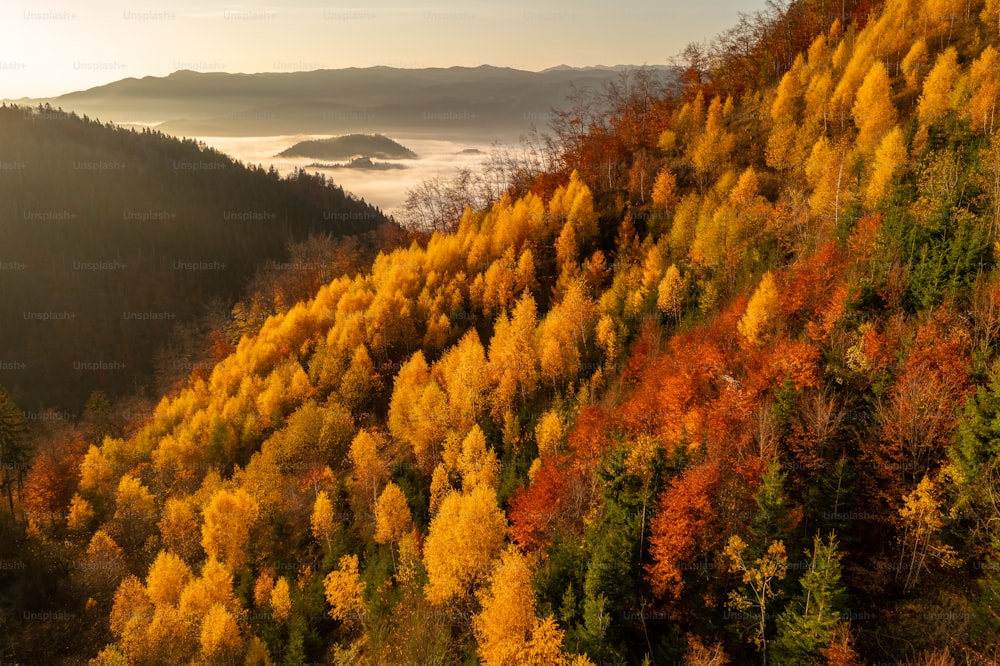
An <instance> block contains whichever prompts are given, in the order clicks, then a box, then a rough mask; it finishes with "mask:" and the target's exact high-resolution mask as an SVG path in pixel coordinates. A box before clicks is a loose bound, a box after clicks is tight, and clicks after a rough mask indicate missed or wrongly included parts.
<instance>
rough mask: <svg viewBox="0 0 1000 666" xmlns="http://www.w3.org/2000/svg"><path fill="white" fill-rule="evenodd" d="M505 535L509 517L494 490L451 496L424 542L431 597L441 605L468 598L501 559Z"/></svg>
mask: <svg viewBox="0 0 1000 666" xmlns="http://www.w3.org/2000/svg"><path fill="white" fill-rule="evenodd" d="M506 536H507V517H506V516H505V515H504V512H503V511H502V510H501V509H500V507H499V506H497V498H496V491H495V490H494V489H493V488H491V487H489V486H485V485H480V486H476V487H475V488H473V489H472V491H471V492H470V493H468V494H462V493H459V492H457V491H452V492H450V493H449V494H448V495H447V496H446V497H445V498H444V500H442V502H441V506H440V507H439V508H438V512H437V514H436V515H435V516H434V518H433V519H432V520H431V524H430V528H429V531H428V534H427V539H426V541H425V542H424V565H425V567H426V568H427V577H428V583H427V587H426V588H425V590H424V593H425V595H426V596H427V599H428V600H429V601H430V602H431V603H434V604H440V603H444V602H446V601H448V600H450V599H454V598H456V597H462V596H465V595H467V594H468V593H469V591H470V589H471V588H472V586H473V585H475V584H477V583H478V582H480V581H481V580H482V579H483V574H484V572H485V571H487V570H488V569H487V567H488V566H489V564H490V563H491V562H492V561H493V560H494V559H495V558H496V557H497V555H499V553H500V551H501V549H502V548H503V543H504V539H505V538H506Z"/></svg>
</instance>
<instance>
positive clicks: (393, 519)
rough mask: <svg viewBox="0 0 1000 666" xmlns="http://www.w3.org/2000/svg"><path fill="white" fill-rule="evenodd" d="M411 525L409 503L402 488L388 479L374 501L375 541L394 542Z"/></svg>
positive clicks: (405, 532) (411, 518) (407, 530)
mask: <svg viewBox="0 0 1000 666" xmlns="http://www.w3.org/2000/svg"><path fill="white" fill-rule="evenodd" d="M412 525H413V517H412V516H411V515H410V505H409V504H408V503H407V501H406V495H405V494H404V493H403V490H402V488H400V487H399V486H398V485H396V484H395V483H393V482H392V481H390V482H389V483H387V484H386V486H385V488H384V489H383V490H382V494H381V495H379V497H378V501H377V502H375V541H376V543H383V544H384V543H396V542H398V541H399V540H400V539H401V538H402V537H403V535H404V534H408V533H409V531H410V527H411V526H412Z"/></svg>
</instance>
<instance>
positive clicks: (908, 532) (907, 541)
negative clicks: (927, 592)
mask: <svg viewBox="0 0 1000 666" xmlns="http://www.w3.org/2000/svg"><path fill="white" fill-rule="evenodd" d="M939 494H940V490H939V489H938V486H937V484H936V483H935V482H934V481H933V480H932V479H930V477H928V476H926V475H925V476H924V478H923V479H921V480H920V483H919V484H917V487H916V488H915V489H914V490H913V492H911V493H910V494H908V495H904V496H903V506H902V507H900V509H899V517H900V518H901V519H902V523H903V535H902V539H901V548H900V551H899V566H898V568H897V575H898V574H899V573H902V572H904V571H905V572H906V580H905V582H904V584H903V589H904V590H906V591H907V592H908V591H910V590H912V589H913V588H914V587H915V586H916V585H917V583H918V582H919V581H920V574H921V572H923V571H925V570H927V569H928V566H927V560H928V558H931V559H933V560H937V561H938V562H940V563H942V564H945V565H946V566H955V565H956V564H957V563H958V558H957V557H956V553H955V551H954V550H953V549H952V548H951V546H948V545H946V544H943V543H941V540H940V537H939V533H940V531H941V528H943V527H944V520H942V513H941V500H940V498H939V497H938V495H939Z"/></svg>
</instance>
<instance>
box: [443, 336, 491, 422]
mask: <svg viewBox="0 0 1000 666" xmlns="http://www.w3.org/2000/svg"><path fill="white" fill-rule="evenodd" d="M432 374H433V376H434V377H435V378H436V379H437V381H438V383H439V384H440V385H441V386H442V387H443V388H444V390H445V393H447V397H448V401H447V409H446V410H443V412H444V414H446V415H447V417H448V420H449V422H450V423H451V424H452V427H453V428H455V429H456V430H457V431H460V432H465V431H467V430H468V429H469V428H471V427H472V424H473V423H475V422H476V420H477V419H478V418H479V417H480V416H482V415H483V413H484V411H485V406H486V390H487V388H488V385H489V376H488V373H487V367H486V350H485V349H483V344H482V342H480V340H479V334H478V333H477V332H476V329H475V328H470V329H469V331H468V332H467V333H466V334H465V335H463V336H462V339H461V340H459V341H458V344H457V345H454V346H453V347H451V348H450V349H448V351H446V352H445V353H444V355H443V356H442V357H441V358H440V359H439V360H438V361H437V363H435V364H434V369H433V371H432Z"/></svg>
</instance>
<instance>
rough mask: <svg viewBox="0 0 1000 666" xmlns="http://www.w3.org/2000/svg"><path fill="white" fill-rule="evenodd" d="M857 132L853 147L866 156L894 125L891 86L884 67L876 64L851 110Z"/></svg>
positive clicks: (862, 85) (866, 78)
mask: <svg viewBox="0 0 1000 666" xmlns="http://www.w3.org/2000/svg"><path fill="white" fill-rule="evenodd" d="M851 114H852V115H853V116H854V124H855V126H856V127H857V128H858V139H857V146H858V148H860V149H861V150H862V151H865V152H868V153H870V152H871V151H873V150H875V147H876V146H877V145H878V143H879V141H881V140H882V137H883V136H885V134H886V132H888V131H889V130H890V129H892V127H893V126H894V125H895V124H896V107H895V105H894V104H893V103H892V82H891V81H890V80H889V72H888V71H887V70H886V68H885V63H883V62H882V61H877V62H876V63H875V64H873V65H872V66H871V69H869V70H868V74H867V75H865V79H864V81H862V83H861V87H860V88H858V93H857V95H856V96H855V98H854V106H853V107H852V108H851Z"/></svg>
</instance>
